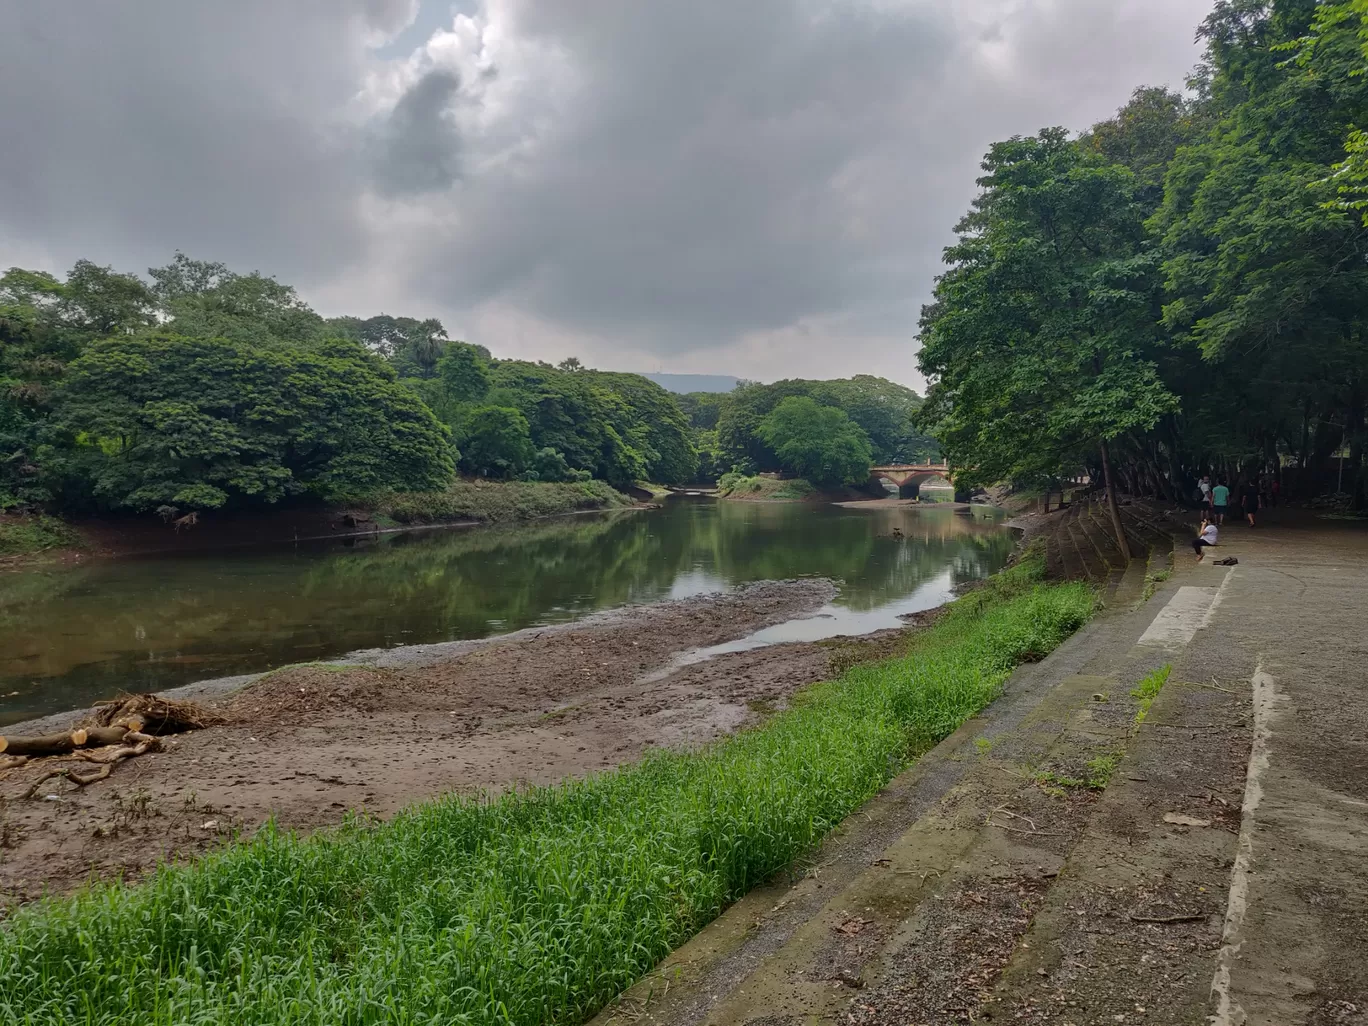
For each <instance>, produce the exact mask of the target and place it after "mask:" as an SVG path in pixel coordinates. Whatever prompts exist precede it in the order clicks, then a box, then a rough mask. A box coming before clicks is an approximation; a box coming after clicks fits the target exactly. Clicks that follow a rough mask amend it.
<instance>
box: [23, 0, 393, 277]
mask: <svg viewBox="0 0 1368 1026" xmlns="http://www.w3.org/2000/svg"><path fill="white" fill-rule="evenodd" d="M411 14H412V4H411V3H410V2H409V0H291V2H289V3H279V2H276V0H232V2H223V3H217V2H185V0H136V2H133V0H125V2H109V3H79V4H78V3H31V2H29V0H0V139H3V145H0V234H2V235H3V237H4V239H5V245H6V246H7V247H16V248H17V247H18V246H25V247H26V248H28V249H31V250H33V251H39V252H44V253H51V254H53V257H54V259H55V260H57V261H58V262H59V265H61V266H69V264H70V262H71V261H72V260H74V259H75V258H76V257H78V256H91V257H94V258H96V259H100V260H113V261H116V262H119V263H121V264H122V265H123V266H126V267H127V266H132V267H133V268H140V267H146V266H147V264H148V263H149V262H151V261H156V262H161V261H163V260H165V259H166V258H168V257H169V256H170V255H171V253H172V251H173V250H174V249H176V248H177V247H180V248H183V249H186V250H188V251H191V252H193V253H196V254H202V255H204V256H207V257H211V258H215V259H225V260H229V261H232V262H234V263H238V264H241V265H245V266H263V267H264V266H269V267H270V268H271V269H272V270H275V271H277V272H278V273H280V274H282V276H291V277H292V278H293V279H294V280H296V281H304V282H307V281H310V280H312V281H318V280H320V279H322V278H324V277H326V276H327V274H328V273H329V271H330V269H334V268H336V267H337V266H338V265H339V263H340V262H341V261H342V260H343V259H345V258H346V257H347V256H349V255H352V254H355V253H356V252H357V251H358V249H359V248H360V247H361V246H363V244H364V241H365V239H364V234H363V232H362V230H361V225H360V224H359V222H358V219H357V212H356V196H357V193H358V190H359V188H360V187H361V177H360V175H359V174H358V173H357V171H358V169H357V168H356V167H355V166H354V161H353V159H352V157H351V155H350V153H349V147H350V145H351V143H350V140H349V138H348V132H347V129H346V126H345V124H344V123H343V122H341V120H340V118H339V113H340V112H341V111H342V110H343V109H344V107H345V105H346V104H347V103H348V102H350V101H351V98H352V97H353V96H354V94H355V92H356V90H357V88H358V78H359V75H360V74H361V67H362V61H363V59H364V57H365V49H364V40H365V38H366V37H368V36H370V35H377V36H383V35H384V34H386V33H389V32H393V31H397V30H398V29H399V28H402V26H403V24H404V23H405V21H406V19H407V18H408V17H410V16H411Z"/></svg>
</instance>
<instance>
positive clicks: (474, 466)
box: [461, 406, 537, 480]
mask: <svg viewBox="0 0 1368 1026" xmlns="http://www.w3.org/2000/svg"><path fill="white" fill-rule="evenodd" d="M462 446H463V452H464V455H463V456H462V458H461V468H462V469H463V470H465V471H466V472H467V473H469V474H478V475H481V476H484V477H492V478H496V479H500V480H506V479H508V478H513V477H517V476H518V475H519V474H521V473H523V472H524V471H525V470H527V469H528V467H529V466H531V464H532V462H533V460H534V459H535V458H536V457H537V450H536V448H535V447H534V446H533V445H532V435H531V433H530V432H529V430H528V426H527V418H526V417H524V416H523V415H522V414H521V413H520V412H518V411H517V410H515V409H512V408H511V407H507V406H481V407H479V408H478V409H475V410H474V411H472V412H471V414H470V415H469V417H467V418H466V420H465V433H464V438H463V439H462Z"/></svg>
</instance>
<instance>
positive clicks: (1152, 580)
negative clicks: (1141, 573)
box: [1140, 569, 1173, 605]
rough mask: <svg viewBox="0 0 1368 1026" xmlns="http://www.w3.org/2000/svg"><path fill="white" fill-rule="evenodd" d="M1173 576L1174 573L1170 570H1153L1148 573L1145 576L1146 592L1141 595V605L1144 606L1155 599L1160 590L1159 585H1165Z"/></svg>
mask: <svg viewBox="0 0 1368 1026" xmlns="http://www.w3.org/2000/svg"><path fill="white" fill-rule="evenodd" d="M1172 576H1173V571H1172V570H1168V569H1164V570H1152V571H1150V572H1149V573H1147V574H1146V575H1145V590H1144V591H1143V592H1142V593H1141V595H1140V602H1141V604H1142V605H1143V604H1144V603H1146V602H1148V601H1149V600H1150V599H1152V598H1154V593H1155V592H1156V591H1158V590H1159V585H1161V584H1163V583H1164V582H1165V581H1167V580H1168V579H1169V578H1170V577H1172Z"/></svg>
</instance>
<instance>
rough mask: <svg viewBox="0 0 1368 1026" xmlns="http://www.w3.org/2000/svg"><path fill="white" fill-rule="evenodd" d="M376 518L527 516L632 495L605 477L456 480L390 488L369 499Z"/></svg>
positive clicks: (426, 520) (619, 504) (425, 520)
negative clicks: (441, 487)
mask: <svg viewBox="0 0 1368 1026" xmlns="http://www.w3.org/2000/svg"><path fill="white" fill-rule="evenodd" d="M368 505H369V506H370V507H371V509H372V510H373V511H374V514H375V515H376V517H377V519H379V518H384V519H385V520H387V521H390V522H393V523H397V524H433V523H442V522H445V521H460V520H479V521H485V522H491V523H492V522H495V521H500V520H531V519H534V518H536V517H548V516H556V515H558V514H564V513H578V512H582V511H584V510H595V509H605V510H606V509H622V508H623V507H626V506H630V505H632V500H631V499H630V498H628V497H627V496H626V495H623V494H622V493H621V492H619V491H617V490H615V489H614V488H612V487H610V486H609V485H608V484H606V483H605V482H603V481H569V482H547V481H478V480H477V481H457V482H455V483H454V484H452V485H450V486H449V487H448V488H447V489H446V490H445V491H441V492H394V493H390V494H387V495H382V496H379V497H377V498H375V499H374V500H372V501H371V502H370V503H369V504H368Z"/></svg>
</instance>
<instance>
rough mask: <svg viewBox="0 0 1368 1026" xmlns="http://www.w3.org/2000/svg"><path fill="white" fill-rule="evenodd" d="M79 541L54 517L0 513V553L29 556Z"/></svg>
mask: <svg viewBox="0 0 1368 1026" xmlns="http://www.w3.org/2000/svg"><path fill="white" fill-rule="evenodd" d="M81 544H82V539H81V537H80V535H78V534H77V533H76V532H75V531H74V530H72V529H71V528H70V527H68V526H67V525H66V524H64V523H63V522H62V521H60V520H58V519H57V518H56V517H48V516H38V515H33V516H20V515H17V514H16V515H5V514H3V513H0V557H3V556H33V555H37V554H38V553H41V552H48V551H49V550H51V549H65V548H79V547H80V545H81Z"/></svg>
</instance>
